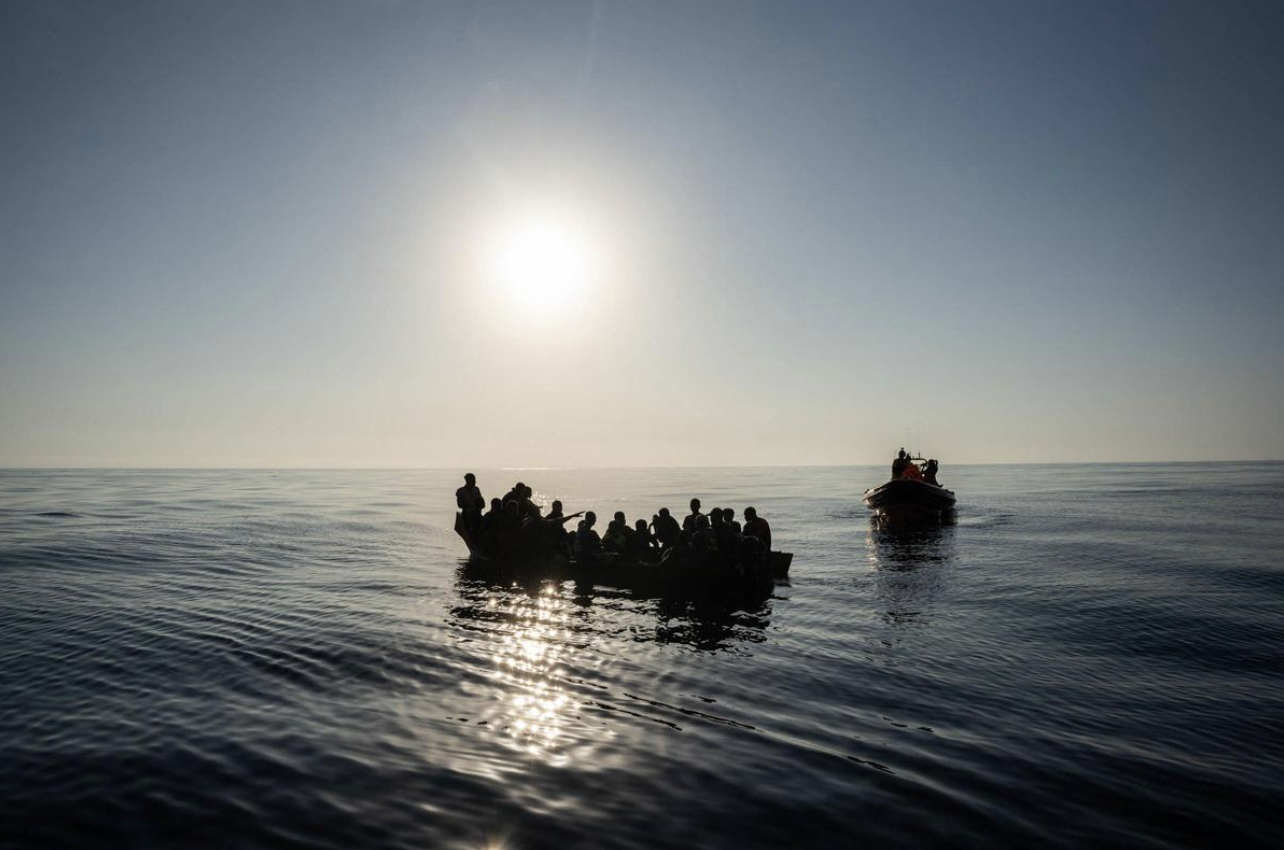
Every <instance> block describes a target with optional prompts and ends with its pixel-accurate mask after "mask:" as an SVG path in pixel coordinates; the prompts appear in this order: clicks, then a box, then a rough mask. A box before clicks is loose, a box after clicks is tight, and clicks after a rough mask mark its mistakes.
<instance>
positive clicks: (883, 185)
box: [0, 0, 1284, 468]
mask: <svg viewBox="0 0 1284 850" xmlns="http://www.w3.org/2000/svg"><path fill="white" fill-rule="evenodd" d="M1282 37H1284V6H1282V5H1280V4H1278V3H1273V2H1272V3H1261V4H1257V3H1251V2H1244V3H1233V4H1220V3H1212V2H1201V3H1183V2H1119V0H1112V2H1025V1H1024V0H1022V2H968V3H955V2H939V3H923V2H887V3H859V2H841V3H833V4H830V3H823V2H807V3H780V2H768V3H751V2H743V1H742V0H736V2H726V3H704V2H674V3H658V2H657V3H635V2H573V3H554V2H529V3H495V2H460V3H444V2H443V3H412V2H392V0H383V2H375V0H366V2H356V0H353V2H333V3H324V2H321V3H312V2H286V1H285V0H281V2H235V0H230V1H227V2H218V3H200V2H183V3H169V2H154V3H129V2H119V3H110V4H108V3H99V2H54V0H45V1H44V2H33V1H32V0H6V2H4V3H3V4H0V115H3V116H4V118H3V120H0V466H57V467H69V466H92V467H97V466H109V467H110V466H129V467H150V466H161V467H163V466H178V467H205V466H213V467H221V466H233V467H243V466H265V467H354V466H356V467H360V466H379V467H383V466H395V467H418V466H425V467H443V468H464V467H470V466H477V467H497V466H646V465H664V466H686V465H710V466H717V465H776V464H780V465H808V464H848V463H881V462H884V461H886V460H887V459H889V458H890V457H891V456H892V455H893V454H894V453H895V452H896V450H897V449H898V448H899V447H901V446H907V447H910V448H914V449H917V450H919V451H921V452H923V453H924V454H927V455H931V456H933V457H938V458H940V459H941V460H942V463H943V465H946V466H948V465H949V464H950V463H987V462H1019V463H1050V462H1081V461H1084V462H1086V461H1124V460H1136V461H1161V460H1176V461H1181V460H1223V459H1246V460H1251V459H1280V458H1284V333H1281V331H1280V325H1281V321H1282V320H1284V156H1281V154H1280V151H1284V52H1282V51H1280V50H1279V49H1278V45H1279V43H1280V42H1281V40H1282Z"/></svg>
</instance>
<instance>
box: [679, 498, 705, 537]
mask: <svg viewBox="0 0 1284 850" xmlns="http://www.w3.org/2000/svg"><path fill="white" fill-rule="evenodd" d="M702 516H704V514H702V513H700V500H699V499H692V500H691V513H689V514H687V517H686V519H684V520H682V530H683V531H684V532H686V533H687V534H695V530H696V522H697V521H698V520H699V518H700V517H702ZM705 519H706V521H707V520H708V517H705Z"/></svg>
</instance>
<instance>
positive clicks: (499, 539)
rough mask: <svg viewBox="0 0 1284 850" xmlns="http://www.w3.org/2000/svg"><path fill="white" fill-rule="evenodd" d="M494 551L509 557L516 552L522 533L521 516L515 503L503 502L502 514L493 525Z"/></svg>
mask: <svg viewBox="0 0 1284 850" xmlns="http://www.w3.org/2000/svg"><path fill="white" fill-rule="evenodd" d="M495 530H496V532H497V534H496V540H495V547H496V550H497V551H498V552H499V554H501V555H511V554H513V553H514V552H515V551H516V550H517V544H518V540H519V539H520V536H521V532H522V514H521V511H520V510H519V509H518V507H517V503H516V502H504V512H503V513H501V514H500V515H499V522H497V523H496V524H495Z"/></svg>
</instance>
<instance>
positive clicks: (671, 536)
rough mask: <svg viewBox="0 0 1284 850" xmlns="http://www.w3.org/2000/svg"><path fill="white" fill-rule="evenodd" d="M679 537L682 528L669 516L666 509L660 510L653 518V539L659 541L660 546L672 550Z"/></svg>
mask: <svg viewBox="0 0 1284 850" xmlns="http://www.w3.org/2000/svg"><path fill="white" fill-rule="evenodd" d="M681 536H682V526H680V525H678V521H677V520H676V519H674V518H673V516H672V515H670V513H669V509H668V508H660V513H659V514H658V515H657V516H656V518H655V537H656V539H657V540H659V541H660V546H661V547H662V548H664V549H672V548H673V547H674V546H676V545H677V543H678V538H679V537H681Z"/></svg>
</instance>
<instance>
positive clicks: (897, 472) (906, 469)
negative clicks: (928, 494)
mask: <svg viewBox="0 0 1284 850" xmlns="http://www.w3.org/2000/svg"><path fill="white" fill-rule="evenodd" d="M940 468H941V465H940V463H938V462H937V460H936V459H935V458H932V459H930V460H928V461H927V462H926V463H924V464H923V466H922V467H919V465H918V464H917V463H915V462H914V459H913V458H912V457H910V455H909V453H908V452H906V451H905V449H904V448H902V449H901V450H900V451H899V452H897V453H896V460H894V461H892V478H912V479H914V480H915V481H926V482H927V483H928V484H935V485H936V486H937V487H940V486H941V485H940V483H939V482H938V481H937V480H936V473H937V471H938V470H940Z"/></svg>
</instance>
